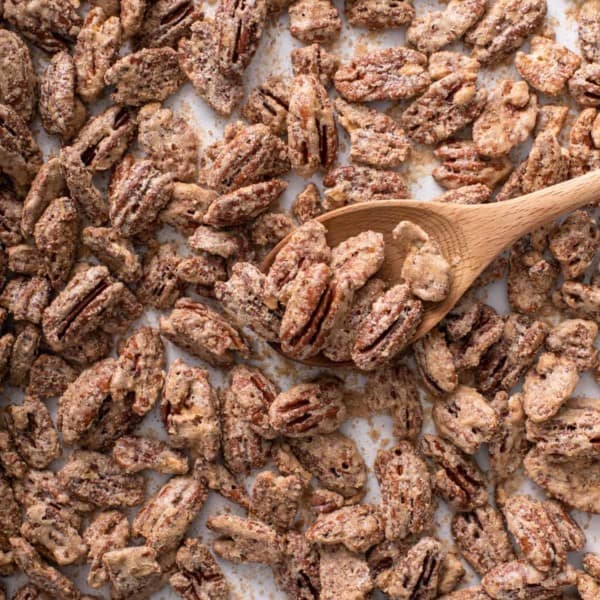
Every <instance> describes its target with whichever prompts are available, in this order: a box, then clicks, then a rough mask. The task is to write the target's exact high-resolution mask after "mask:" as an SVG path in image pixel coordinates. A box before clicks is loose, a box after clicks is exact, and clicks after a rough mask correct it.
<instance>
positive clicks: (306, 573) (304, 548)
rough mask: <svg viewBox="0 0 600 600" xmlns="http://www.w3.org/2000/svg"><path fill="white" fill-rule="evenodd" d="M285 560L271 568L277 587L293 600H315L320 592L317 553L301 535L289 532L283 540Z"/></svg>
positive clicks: (312, 545)
mask: <svg viewBox="0 0 600 600" xmlns="http://www.w3.org/2000/svg"><path fill="white" fill-rule="evenodd" d="M284 555H285V560H283V561H282V562H281V563H280V564H278V565H276V566H274V567H273V574H274V576H275V580H276V581H277V584H278V585H279V587H280V588H281V589H282V590H283V591H284V592H286V593H287V594H288V595H289V597H290V598H293V599H295V600H315V598H317V597H318V594H319V593H320V591H321V581H320V577H319V566H320V557H319V551H318V549H317V547H316V546H315V545H314V544H311V543H310V542H309V541H308V540H307V539H306V536H305V535H304V534H303V533H297V532H295V531H290V532H288V534H287V535H286V538H285V547H284Z"/></svg>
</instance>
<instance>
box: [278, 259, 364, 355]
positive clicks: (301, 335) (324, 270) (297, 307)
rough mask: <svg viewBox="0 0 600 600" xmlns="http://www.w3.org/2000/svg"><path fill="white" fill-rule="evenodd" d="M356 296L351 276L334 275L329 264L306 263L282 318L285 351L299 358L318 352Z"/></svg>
mask: <svg viewBox="0 0 600 600" xmlns="http://www.w3.org/2000/svg"><path fill="white" fill-rule="evenodd" d="M352 296H353V290H352V285H351V282H350V280H349V279H337V278H335V277H333V273H332V270H331V269H330V268H329V267H328V266H327V265H326V264H323V263H316V264H312V265H309V266H307V267H305V268H304V269H303V270H302V271H300V273H299V274H298V275H297V277H296V278H295V280H294V286H293V288H292V290H291V297H290V300H289V302H288V304H287V307H286V310H285V313H284V314H283V318H282V319H281V330H280V338H281V349H282V351H283V352H284V353H285V354H287V355H288V356H291V357H295V358H309V357H311V356H315V355H316V354H318V353H319V352H320V351H321V349H322V348H323V347H324V346H325V344H326V342H327V338H328V336H329V334H330V333H331V332H332V331H334V330H335V329H336V328H337V326H338V324H339V323H340V322H341V319H343V318H344V316H345V314H346V312H347V311H348V310H349V308H350V303H351V302H352Z"/></svg>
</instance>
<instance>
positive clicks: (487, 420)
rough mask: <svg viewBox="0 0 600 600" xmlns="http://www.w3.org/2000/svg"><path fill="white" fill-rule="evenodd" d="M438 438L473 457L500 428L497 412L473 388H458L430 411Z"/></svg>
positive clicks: (462, 386)
mask: <svg viewBox="0 0 600 600" xmlns="http://www.w3.org/2000/svg"><path fill="white" fill-rule="evenodd" d="M432 416H433V421H434V423H435V426H436V428H437V430H438V431H439V433H440V435H441V436H443V437H444V438H446V439H448V440H449V441H451V442H452V443H453V444H455V445H456V446H458V447H459V448H460V449H461V450H462V451H463V452H465V453H466V454H474V453H475V452H476V450H477V448H478V447H479V446H480V445H481V444H482V443H484V442H489V441H490V439H492V436H493V435H494V432H495V430H496V429H497V427H498V425H499V419H498V415H497V414H496V411H495V410H494V409H493V408H492V407H491V406H490V405H489V404H488V403H487V401H486V399H485V398H484V397H483V396H482V395H481V394H479V393H478V392H477V391H476V390H475V389H474V388H470V387H467V386H465V385H459V386H458V387H457V388H456V389H455V390H454V391H453V392H452V393H451V394H450V395H448V396H446V397H445V398H444V399H443V400H437V401H436V402H435V404H434V406H433V411H432Z"/></svg>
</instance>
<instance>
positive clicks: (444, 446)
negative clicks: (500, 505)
mask: <svg viewBox="0 0 600 600" xmlns="http://www.w3.org/2000/svg"><path fill="white" fill-rule="evenodd" d="M421 448H422V451H423V454H425V456H427V457H429V458H430V459H431V460H433V462H434V463H435V465H436V467H437V468H438V469H437V471H436V472H435V474H434V477H433V482H432V483H433V487H434V490H435V492H436V493H437V494H439V495H440V496H441V497H442V498H443V499H444V500H446V502H448V504H450V505H451V506H452V507H454V508H455V509H456V510H460V511H467V510H473V509H475V508H477V507H478V506H483V505H484V504H485V503H486V502H487V500H488V493H487V489H486V479H485V475H484V474H483V472H482V471H481V470H480V469H479V466H478V465H477V463H476V462H475V460H474V459H473V458H471V457H469V456H466V455H464V454H463V453H462V452H460V451H459V450H458V449H457V448H455V447H454V446H453V445H452V444H450V443H448V442H446V441H444V440H443V439H442V438H440V437H438V436H435V435H430V434H427V435H425V436H424V437H423V442H422V444H421Z"/></svg>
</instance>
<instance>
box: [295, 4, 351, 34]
mask: <svg viewBox="0 0 600 600" xmlns="http://www.w3.org/2000/svg"><path fill="white" fill-rule="evenodd" d="M288 13H289V16H290V33H291V34H292V36H293V37H295V38H296V39H298V40H300V41H301V42H303V43H304V44H312V43H315V42H318V43H321V44H328V43H331V42H333V41H335V40H336V39H337V38H338V37H339V36H340V31H341V30H342V20H341V19H340V15H339V12H338V9H337V7H336V6H335V4H333V2H331V0H296V1H295V2H294V3H293V4H292V5H291V6H290V7H289V9H288Z"/></svg>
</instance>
